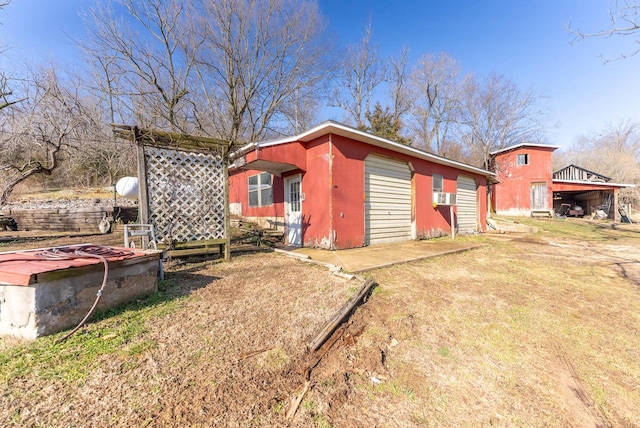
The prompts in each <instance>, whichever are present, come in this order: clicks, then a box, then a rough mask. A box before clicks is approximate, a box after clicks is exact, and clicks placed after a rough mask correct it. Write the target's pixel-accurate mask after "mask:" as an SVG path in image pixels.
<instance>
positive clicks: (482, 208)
mask: <svg viewBox="0 0 640 428" xmlns="http://www.w3.org/2000/svg"><path fill="white" fill-rule="evenodd" d="M232 161H233V164H232V165H231V167H230V177H229V198H230V200H229V202H230V211H231V214H235V215H238V216H241V217H243V218H245V219H248V220H252V221H258V222H260V223H262V224H263V225H271V226H275V227H282V228H284V230H285V240H286V242H287V243H288V244H290V245H294V246H309V247H320V248H326V249H345V248H356V247H362V246H365V245H371V244H378V243H388V242H398V241H403V240H410V239H420V238H429V237H437V236H442V235H445V234H450V233H451V232H452V228H453V229H455V230H457V231H458V232H461V233H464V232H473V231H485V225H486V215H487V180H488V178H491V177H493V176H494V174H493V173H491V172H489V171H485V170H483V169H480V168H476V167H473V166H470V165H466V164H463V163H460V162H456V161H452V160H449V159H446V158H443V157H440V156H436V155H433V154H430V153H427V152H424V151H422V150H418V149H416V148H413V147H409V146H406V145H403V144H400V143H396V142H393V141H390V140H387V139H384V138H381V137H377V136H375V135H371V134H369V133H366V132H363V131H360V130H358V129H355V128H352V127H350V126H347V125H344V124H341V123H337V122H333V121H328V122H325V123H323V124H321V125H318V126H316V127H315V128H312V129H310V130H308V131H306V132H303V133H301V134H299V135H296V136H293V137H289V138H284V139H280V140H277V141H267V142H260V143H251V144H248V145H246V146H245V147H242V148H241V149H239V150H238V151H237V152H235V153H234V154H232ZM451 207H453V208H451Z"/></svg>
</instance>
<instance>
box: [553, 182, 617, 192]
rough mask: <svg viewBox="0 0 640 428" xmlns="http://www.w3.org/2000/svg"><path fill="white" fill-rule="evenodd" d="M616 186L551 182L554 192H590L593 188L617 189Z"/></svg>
mask: <svg viewBox="0 0 640 428" xmlns="http://www.w3.org/2000/svg"><path fill="white" fill-rule="evenodd" d="M619 189H620V188H619V187H617V186H607V185H601V186H597V185H589V184H584V183H580V184H578V183H553V191H554V192H590V191H593V190H619Z"/></svg>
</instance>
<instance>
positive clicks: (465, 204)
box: [456, 175, 478, 233]
mask: <svg viewBox="0 0 640 428" xmlns="http://www.w3.org/2000/svg"><path fill="white" fill-rule="evenodd" d="M456 193H457V196H456V206H457V207H456V212H457V214H458V232H459V233H468V232H475V231H477V230H478V191H477V188H476V181H475V180H474V179H473V178H471V177H465V176H464V175H460V176H458V180H457V190H456Z"/></svg>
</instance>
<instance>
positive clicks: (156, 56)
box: [82, 0, 197, 131]
mask: <svg viewBox="0 0 640 428" xmlns="http://www.w3.org/2000/svg"><path fill="white" fill-rule="evenodd" d="M186 15H187V8H186V6H185V5H184V3H183V1H181V0H166V1H165V0H119V1H118V3H113V2H96V3H95V6H94V8H93V9H92V10H91V11H90V15H89V18H88V24H89V25H91V27H92V31H91V34H92V35H91V37H90V40H89V41H88V42H86V43H83V44H82V46H83V47H84V48H85V50H86V51H87V52H88V53H89V54H90V57H91V58H93V60H94V63H95V62H96V61H99V62H101V63H100V64H99V65H100V66H101V67H102V68H103V71H104V72H105V73H108V74H109V76H108V79H107V80H106V82H108V83H109V84H110V85H114V83H115V82H116V81H115V80H111V78H112V77H114V76H116V75H117V76H119V79H118V80H117V83H118V86H117V87H114V86H111V87H109V88H108V89H109V91H110V94H111V95H110V96H113V95H112V94H114V93H115V94H116V96H117V97H119V99H120V102H122V103H126V104H127V105H128V110H129V113H130V115H131V116H132V117H134V118H135V120H136V122H137V123H140V124H141V125H143V126H147V127H158V128H168V129H170V130H172V131H186V130H187V129H185V128H186V118H185V114H184V111H183V109H184V108H185V101H184V98H185V97H186V95H187V94H188V86H189V83H188V81H189V78H190V76H191V74H190V73H191V71H192V69H193V66H194V64H195V53H194V50H195V49H197V46H187V45H185V42H186V41H190V42H193V39H191V38H190V34H187V28H185V25H184V21H185V19H186V18H185V16H186Z"/></svg>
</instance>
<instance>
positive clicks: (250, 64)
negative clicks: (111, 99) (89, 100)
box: [88, 0, 326, 143]
mask: <svg viewBox="0 0 640 428" xmlns="http://www.w3.org/2000/svg"><path fill="white" fill-rule="evenodd" d="M92 19H93V27H94V28H93V32H94V37H93V40H92V43H91V44H89V46H88V47H89V50H90V52H92V53H94V56H98V57H101V58H108V59H109V61H108V62H107V63H105V64H102V65H103V66H106V67H103V72H104V73H106V74H108V75H109V76H110V77H107V80H106V81H107V82H112V83H111V85H112V86H111V87H107V86H104V85H103V89H105V90H109V91H112V93H114V94H115V97H116V98H118V99H122V100H125V101H124V102H121V105H126V106H128V111H129V115H130V117H131V118H133V120H135V121H136V122H137V123H141V124H143V125H146V126H154V127H159V128H170V129H172V130H177V131H183V132H184V131H187V132H196V133H201V134H207V135H212V136H215V137H218V138H223V139H226V140H230V141H231V142H232V143H235V142H237V141H243V140H257V139H261V138H264V137H265V136H268V135H276V134H278V133H280V132H287V131H288V130H289V129H290V126H291V124H292V123H299V122H304V121H306V120H307V118H308V117H309V114H308V112H307V111H304V112H303V111H302V109H306V108H308V107H307V103H304V102H302V100H303V99H304V98H305V97H307V96H311V95H312V93H313V92H314V89H315V88H316V87H317V86H319V85H320V82H321V81H322V80H323V79H324V78H325V76H326V67H323V66H322V60H323V59H324V53H325V51H324V45H323V43H322V40H321V39H320V35H321V32H322V29H323V25H322V18H321V16H320V13H319V11H318V6H317V3H316V2H315V1H311V0H194V1H189V2H187V1H185V0H118V3H115V4H113V5H112V6H111V7H108V8H107V7H101V8H98V9H94V11H93V13H92ZM131 23H134V24H135V26H134V27H132V29H130V30H129V29H128V28H129V27H130V25H131ZM104 73H103V74H104ZM292 105H295V106H297V108H292Z"/></svg>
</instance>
